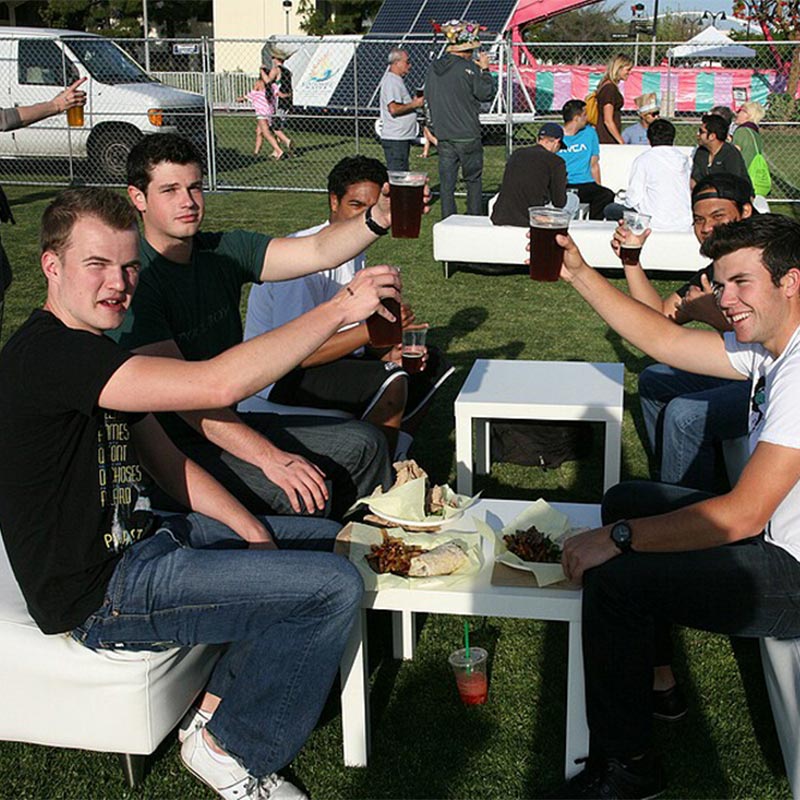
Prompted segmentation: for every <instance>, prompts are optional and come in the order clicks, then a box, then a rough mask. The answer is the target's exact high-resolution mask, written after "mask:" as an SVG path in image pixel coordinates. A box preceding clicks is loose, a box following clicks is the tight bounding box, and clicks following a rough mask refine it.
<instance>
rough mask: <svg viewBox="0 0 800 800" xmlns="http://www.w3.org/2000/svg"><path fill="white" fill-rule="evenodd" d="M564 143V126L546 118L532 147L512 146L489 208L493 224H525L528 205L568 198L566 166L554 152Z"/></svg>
mask: <svg viewBox="0 0 800 800" xmlns="http://www.w3.org/2000/svg"><path fill="white" fill-rule="evenodd" d="M563 147H564V129H563V128H562V127H561V126H560V125H558V124H556V123H555V122H545V123H544V125H542V127H541V128H539V137H538V140H537V143H536V144H535V145H533V147H521V148H520V149H519V150H515V151H514V152H513V153H512V154H511V157H510V158H509V159H508V161H506V168H505V172H504V173H503V183H502V185H501V186H500V195H499V196H498V198H497V202H496V203H495V205H494V208H493V209H492V222H493V223H494V224H495V225H518V226H521V227H527V226H528V208H529V207H530V206H543V205H547V204H548V203H551V204H552V205H554V206H557V207H558V208H563V207H564V204H565V203H566V202H567V167H566V163H565V162H564V159H562V158H559V157H558V156H557V155H556V153H557V152H558V151H559V150H561V148H563Z"/></svg>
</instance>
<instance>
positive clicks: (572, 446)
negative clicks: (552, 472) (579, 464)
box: [490, 420, 594, 469]
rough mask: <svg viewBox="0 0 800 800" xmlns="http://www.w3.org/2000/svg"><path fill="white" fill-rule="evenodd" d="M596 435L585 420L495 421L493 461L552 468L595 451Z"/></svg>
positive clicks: (492, 433)
mask: <svg viewBox="0 0 800 800" xmlns="http://www.w3.org/2000/svg"><path fill="white" fill-rule="evenodd" d="M593 444H594V436H593V430H592V426H591V425H587V424H586V423H585V422H528V421H524V422H507V421H505V420H503V421H500V420H493V421H492V425H491V433H490V447H491V451H490V452H491V460H492V461H502V462H506V463H509V464H521V465H523V466H527V467H542V468H544V469H550V468H553V467H560V466H561V464H563V463H564V462H565V461H576V460H577V459H579V458H584V457H586V456H588V455H589V454H590V453H591V452H592V446H593Z"/></svg>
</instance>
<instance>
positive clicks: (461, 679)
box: [448, 647, 489, 706]
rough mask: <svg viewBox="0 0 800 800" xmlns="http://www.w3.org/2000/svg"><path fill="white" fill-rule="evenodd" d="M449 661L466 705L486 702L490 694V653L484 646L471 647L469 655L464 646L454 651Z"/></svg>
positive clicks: (462, 700)
mask: <svg viewBox="0 0 800 800" xmlns="http://www.w3.org/2000/svg"><path fill="white" fill-rule="evenodd" d="M448 661H449V662H450V666H451V667H452V668H453V674H454V675H455V678H456V687H457V688H458V694H459V695H460V696H461V702H462V703H463V704H464V705H465V706H477V705H482V704H483V703H485V702H486V697H487V695H488V694H489V681H488V677H487V675H486V666H487V664H488V662H489V654H488V653H487V652H486V651H485V650H484V649H483V648H482V647H470V649H469V657H467V651H466V650H464V649H463V648H462V649H461V650H456V651H455V653H452V654H451V655H450V658H448Z"/></svg>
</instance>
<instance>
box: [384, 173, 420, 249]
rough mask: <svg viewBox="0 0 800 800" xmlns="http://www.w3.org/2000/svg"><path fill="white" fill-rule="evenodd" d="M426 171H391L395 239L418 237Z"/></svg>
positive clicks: (393, 232) (390, 181)
mask: <svg viewBox="0 0 800 800" xmlns="http://www.w3.org/2000/svg"><path fill="white" fill-rule="evenodd" d="M427 178H428V175H427V173H425V172H401V171H390V172H389V189H390V195H389V197H390V198H391V203H392V236H393V237H394V238H395V239H418V238H419V226H420V223H421V222H422V205H423V202H422V199H423V194H424V192H425V181H426V180H427Z"/></svg>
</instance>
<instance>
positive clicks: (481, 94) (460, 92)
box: [425, 53, 494, 141]
mask: <svg viewBox="0 0 800 800" xmlns="http://www.w3.org/2000/svg"><path fill="white" fill-rule="evenodd" d="M492 97H494V85H493V83H492V76H491V75H490V74H489V73H488V72H481V70H480V68H479V67H478V65H477V64H476V63H475V62H474V61H472V59H466V58H461V57H460V56H455V55H453V54H452V53H446V54H445V55H444V56H442V57H441V58H440V59H438V60H437V61H434V62H433V63H432V64H431V65H430V67H428V74H427V75H426V76H425V99H426V100H427V102H428V108H429V109H430V115H431V122H432V123H433V132H434V134H435V135H436V137H437V138H439V139H449V140H459V139H460V140H462V141H468V140H470V139H480V137H481V125H480V121H479V120H478V112H479V111H480V104H481V103H486V102H488V101H489V100H491V99H492Z"/></svg>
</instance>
